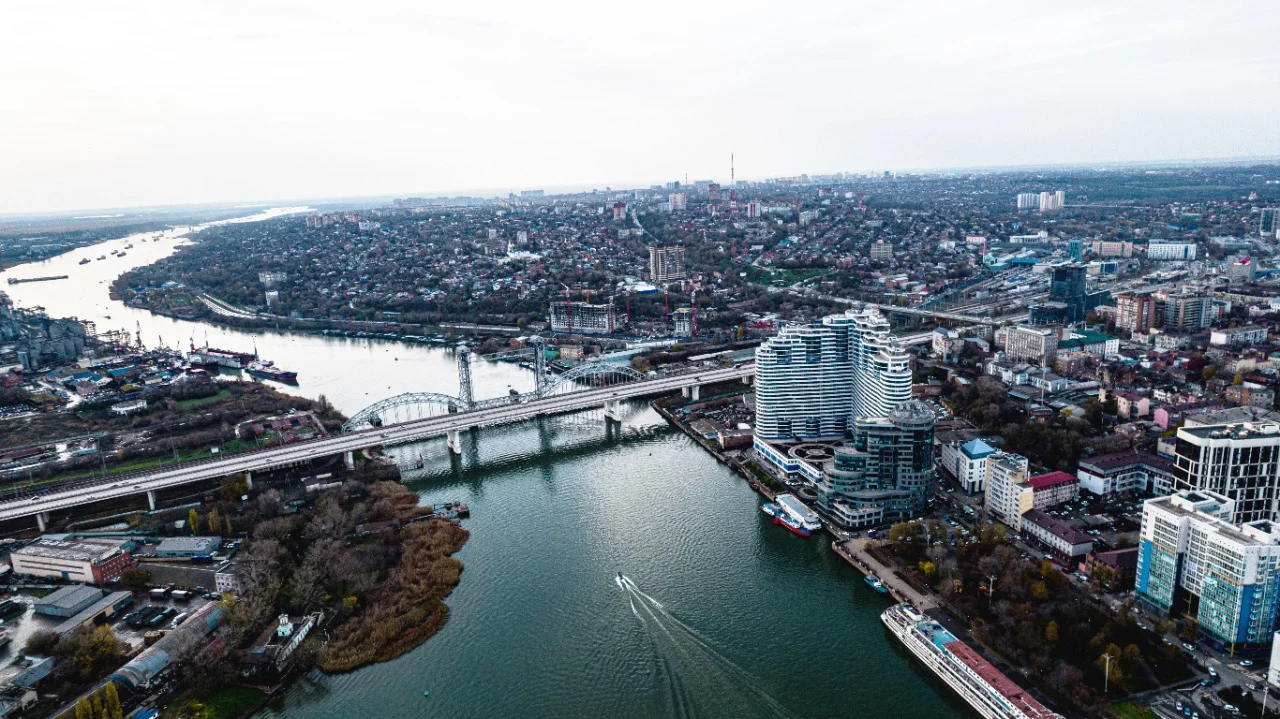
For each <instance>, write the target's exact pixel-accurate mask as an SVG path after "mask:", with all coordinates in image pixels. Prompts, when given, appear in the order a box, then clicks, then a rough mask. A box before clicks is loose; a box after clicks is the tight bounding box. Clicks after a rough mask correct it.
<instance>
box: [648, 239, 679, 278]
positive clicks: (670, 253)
mask: <svg viewBox="0 0 1280 719" xmlns="http://www.w3.org/2000/svg"><path fill="white" fill-rule="evenodd" d="M687 277H688V274H687V273H686V272H685V269H684V248H683V247H680V246H679V245H649V281H650V282H652V283H654V284H660V283H664V282H675V281H676V280H683V279H686V278H687Z"/></svg>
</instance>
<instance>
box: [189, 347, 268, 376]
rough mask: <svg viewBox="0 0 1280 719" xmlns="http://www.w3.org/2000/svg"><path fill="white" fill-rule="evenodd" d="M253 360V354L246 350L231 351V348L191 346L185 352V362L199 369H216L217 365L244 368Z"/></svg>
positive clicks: (228, 367)
mask: <svg viewBox="0 0 1280 719" xmlns="http://www.w3.org/2000/svg"><path fill="white" fill-rule="evenodd" d="M253 361H254V356H253V355H252V354H249V353H246V352H233V351H231V350H220V349H218V348H216V347H209V346H208V345H205V346H204V347H199V348H197V347H192V348H191V351H189V352H187V364H189V365H191V366H192V367H199V368H201V369H208V370H215V371H216V370H217V369H218V368H219V367H226V368H227V369H237V370H238V369H244V368H245V367H248V366H249V364H250V363H251V362H253Z"/></svg>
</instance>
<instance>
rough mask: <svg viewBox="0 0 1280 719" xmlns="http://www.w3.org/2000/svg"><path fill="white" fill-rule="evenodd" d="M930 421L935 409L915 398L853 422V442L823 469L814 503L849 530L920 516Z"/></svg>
mask: <svg viewBox="0 0 1280 719" xmlns="http://www.w3.org/2000/svg"><path fill="white" fill-rule="evenodd" d="M933 424H934V415H933V411H932V410H931V409H929V407H928V406H927V405H925V404H923V403H922V402H919V401H917V400H910V401H908V402H906V403H904V404H902V405H900V406H899V407H898V408H897V409H895V410H894V411H893V412H891V413H889V415H888V416H885V417H860V418H858V419H857V420H855V421H854V426H853V439H852V441H850V442H846V443H845V444H844V446H841V447H837V448H836V449H835V455H834V457H832V459H830V460H828V461H827V462H826V464H825V465H824V467H823V471H822V480H821V481H820V482H818V486H817V489H818V507H819V508H820V509H822V511H823V512H824V513H825V514H826V515H827V516H829V517H831V518H832V519H834V520H835V521H836V522H837V523H839V524H841V525H843V526H845V527H849V528H854V527H868V526H873V525H878V524H883V523H885V522H892V521H899V520H904V519H910V518H912V517H918V516H920V515H922V514H924V512H925V510H926V509H927V508H928V506H929V499H930V497H931V496H932V495H933V489H934V480H935V469H934V463H933Z"/></svg>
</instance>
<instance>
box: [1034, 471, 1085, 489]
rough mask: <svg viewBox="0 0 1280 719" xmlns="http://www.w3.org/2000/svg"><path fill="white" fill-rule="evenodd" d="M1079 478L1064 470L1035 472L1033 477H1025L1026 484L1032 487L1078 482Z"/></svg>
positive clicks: (1042, 487)
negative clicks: (1043, 472) (1045, 472)
mask: <svg viewBox="0 0 1280 719" xmlns="http://www.w3.org/2000/svg"><path fill="white" fill-rule="evenodd" d="M1079 482H1080V480H1079V479H1076V477H1075V475H1072V474H1067V473H1066V472H1049V473H1048V474H1037V475H1036V476H1034V477H1027V484H1029V485H1031V487H1032V488H1033V489H1044V488H1045V487H1056V486H1058V485H1060V484H1079Z"/></svg>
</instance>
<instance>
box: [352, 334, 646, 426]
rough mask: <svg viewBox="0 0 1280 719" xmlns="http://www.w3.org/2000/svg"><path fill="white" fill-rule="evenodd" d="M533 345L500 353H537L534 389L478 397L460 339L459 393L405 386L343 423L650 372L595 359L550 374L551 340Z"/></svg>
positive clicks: (370, 422) (461, 407)
mask: <svg viewBox="0 0 1280 719" xmlns="http://www.w3.org/2000/svg"><path fill="white" fill-rule="evenodd" d="M529 345H530V346H529V348H527V349H523V350H516V351H515V352H507V353H502V354H501V355H498V357H499V358H504V359H505V358H509V357H515V356H525V355H527V354H529V353H530V352H532V353H533V355H534V358H535V363H534V366H535V369H534V389H533V391H532V392H521V393H513V394H510V395H508V396H505V397H493V398H490V399H483V400H479V401H477V400H475V399H474V398H473V396H472V386H471V350H470V349H469V348H468V347H467V346H466V345H464V344H459V345H458V347H457V359H458V396H456V397H455V396H453V395H448V394H443V393H440V392H405V393H403V394H398V395H395V396H394V397H388V398H386V399H383V400H379V401H377V402H375V403H373V404H371V405H369V406H368V407H365V408H364V409H362V410H360V411H359V412H357V413H356V414H355V415H353V416H352V417H351V418H350V419H348V420H347V422H346V423H345V424H343V425H342V431H344V432H356V431H359V430H362V429H368V428H370V427H384V426H391V425H396V424H403V423H405V422H415V421H418V420H422V419H430V418H432V417H438V416H441V415H446V414H457V413H459V412H470V411H473V410H478V409H490V408H493V407H501V406H503V405H511V404H520V403H522V402H527V401H529V400H532V399H542V398H545V397H556V396H560V395H564V394H569V393H571V392H578V391H582V390H586V389H599V388H602V387H610V386H613V385H617V384H624V383H627V382H634V381H638V380H642V379H644V375H643V374H641V373H640V372H637V371H636V370H635V369H632V367H631V366H630V365H619V364H612V363H605V362H589V363H586V364H581V365H578V366H577V367H574V368H573V369H571V370H569V371H568V372H565V373H563V374H560V375H550V374H549V373H548V372H547V370H546V363H545V360H542V358H544V357H545V354H544V352H543V350H544V347H545V343H544V341H543V340H542V338H541V337H534V338H532V339H531V340H530V343H529ZM539 360H541V361H539Z"/></svg>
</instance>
